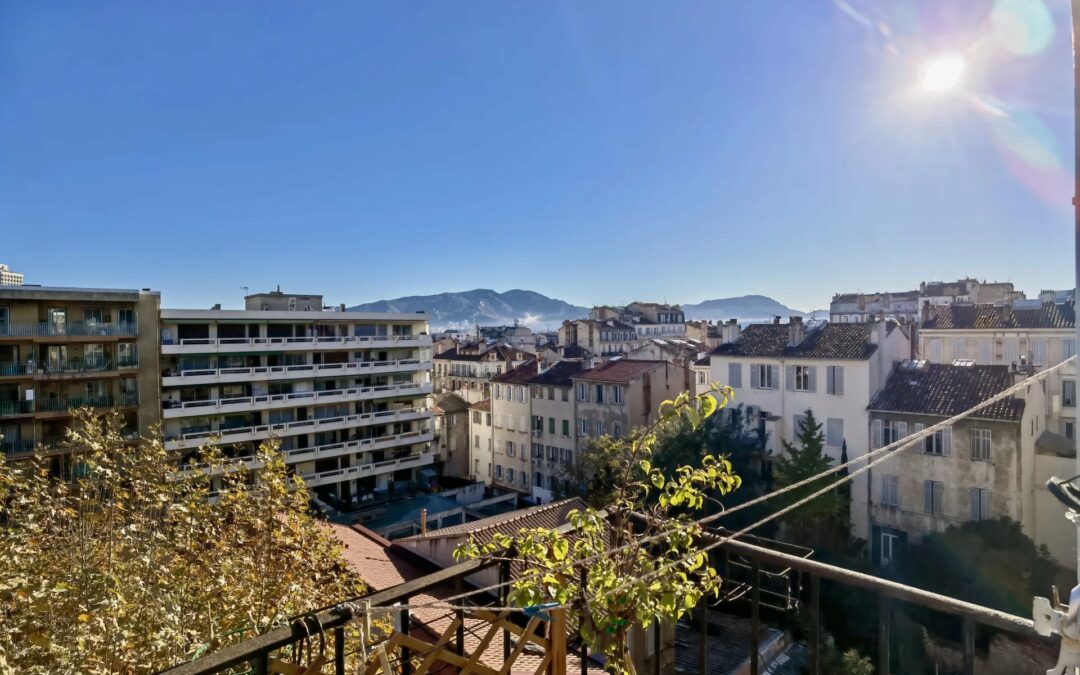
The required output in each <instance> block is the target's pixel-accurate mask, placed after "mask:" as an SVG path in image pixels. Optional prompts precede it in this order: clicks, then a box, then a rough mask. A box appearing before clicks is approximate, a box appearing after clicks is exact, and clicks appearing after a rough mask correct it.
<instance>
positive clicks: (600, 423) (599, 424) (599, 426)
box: [596, 420, 604, 436]
mask: <svg viewBox="0 0 1080 675" xmlns="http://www.w3.org/2000/svg"><path fill="white" fill-rule="evenodd" d="M596 435H597V436H603V435H604V420H596Z"/></svg>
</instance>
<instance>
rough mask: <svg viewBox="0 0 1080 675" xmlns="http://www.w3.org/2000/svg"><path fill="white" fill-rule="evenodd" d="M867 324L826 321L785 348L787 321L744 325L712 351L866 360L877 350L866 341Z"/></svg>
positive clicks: (767, 356) (872, 327) (752, 354)
mask: <svg viewBox="0 0 1080 675" xmlns="http://www.w3.org/2000/svg"><path fill="white" fill-rule="evenodd" d="M873 330H874V324H871V323H830V324H826V325H825V326H823V327H821V328H818V329H816V330H810V331H807V332H806V335H805V336H804V337H803V340H802V342H800V343H799V344H797V345H795V346H794V347H789V346H788V344H787V342H788V325H787V324H772V323H769V324H753V325H750V326H747V327H746V328H745V329H744V330H743V331H742V333H740V334H739V339H738V340H736V341H735V342H729V343H727V344H723V345H720V346H719V347H717V348H716V349H714V350H712V352H711V354H713V355H716V356H757V357H763V358H776V359H779V358H802V359H859V360H862V359H868V358H870V356H871V355H872V354H873V353H874V350H876V349H877V345H875V344H873V343H872V342H870V333H871V331H873Z"/></svg>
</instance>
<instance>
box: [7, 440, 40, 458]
mask: <svg viewBox="0 0 1080 675" xmlns="http://www.w3.org/2000/svg"><path fill="white" fill-rule="evenodd" d="M33 451H34V442H33V441H28V440H24V439H21V438H15V439H11V440H8V439H6V438H5V439H4V440H0V453H3V454H5V455H14V454H25V453H28V452H33Z"/></svg>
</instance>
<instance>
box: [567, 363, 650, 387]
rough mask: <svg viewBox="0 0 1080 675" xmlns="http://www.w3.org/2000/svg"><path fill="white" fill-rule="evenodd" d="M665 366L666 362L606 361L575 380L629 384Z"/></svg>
mask: <svg viewBox="0 0 1080 675" xmlns="http://www.w3.org/2000/svg"><path fill="white" fill-rule="evenodd" d="M666 364H667V361H644V360H643V361H631V360H629V359H618V360H616V361H608V362H607V363H604V364H602V365H600V366H597V367H596V368H593V369H592V370H587V371H585V372H584V373H582V374H581V375H580V376H578V377H575V378H574V379H575V380H586V381H588V382H631V381H633V380H636V379H638V378H639V377H641V376H642V375H644V374H645V373H648V372H651V371H653V370H656V369H657V368H660V367H662V366H664V365H666Z"/></svg>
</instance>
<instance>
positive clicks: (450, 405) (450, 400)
mask: <svg viewBox="0 0 1080 675" xmlns="http://www.w3.org/2000/svg"><path fill="white" fill-rule="evenodd" d="M435 405H436V406H438V407H439V408H441V409H442V411H443V412H444V413H448V412H458V411H461V410H467V409H468V407H469V402H468V401H466V400H465V399H463V398H461V397H460V396H458V395H457V394H439V395H438V396H437V397H435Z"/></svg>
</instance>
